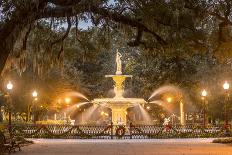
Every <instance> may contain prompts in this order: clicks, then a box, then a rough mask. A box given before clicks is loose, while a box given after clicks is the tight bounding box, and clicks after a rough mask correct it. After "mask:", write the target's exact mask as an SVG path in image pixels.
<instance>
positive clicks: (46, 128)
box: [12, 124, 232, 139]
mask: <svg viewBox="0 0 232 155" xmlns="http://www.w3.org/2000/svg"><path fill="white" fill-rule="evenodd" d="M12 132H13V133H14V134H16V135H19V136H23V137H26V138H67V139H152V138H204V137H225V136H232V132H231V128H230V127H229V126H226V127H225V126H207V127H202V126H198V125H185V126H181V125H176V126H171V125H167V126H162V125H132V124H130V125H129V126H122V125H113V124H109V125H102V126H97V125H96V126H90V125H75V126H73V125H28V124H25V125H13V126H12Z"/></svg>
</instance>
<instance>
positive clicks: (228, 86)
mask: <svg viewBox="0 0 232 155" xmlns="http://www.w3.org/2000/svg"><path fill="white" fill-rule="evenodd" d="M223 88H224V90H225V125H226V126H227V125H228V118H227V102H228V101H229V92H228V90H229V88H230V84H229V83H228V82H227V81H225V83H224V84H223Z"/></svg>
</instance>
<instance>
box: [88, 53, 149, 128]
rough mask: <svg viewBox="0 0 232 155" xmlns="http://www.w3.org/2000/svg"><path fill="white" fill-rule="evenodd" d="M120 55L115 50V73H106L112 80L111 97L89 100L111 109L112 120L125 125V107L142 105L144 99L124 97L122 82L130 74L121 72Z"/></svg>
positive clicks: (130, 76)
mask: <svg viewBox="0 0 232 155" xmlns="http://www.w3.org/2000/svg"><path fill="white" fill-rule="evenodd" d="M121 57H122V55H121V54H120V53H119V52H118V51H117V54H116V65H117V70H116V73H115V75H106V76H105V77H107V78H108V77H110V78H112V79H113V81H114V93H115V96H114V97H113V98H96V99H94V100H93V101H91V102H92V103H94V104H97V105H102V106H105V107H108V108H110V109H111V112H112V115H111V116H112V122H113V124H115V125H126V123H127V117H126V115H127V109H128V108H129V107H133V106H136V105H144V104H145V103H146V101H145V100H144V99H142V98H125V97H124V96H123V94H124V89H125V88H124V85H125V84H124V82H125V80H126V78H132V75H123V74H122V60H121Z"/></svg>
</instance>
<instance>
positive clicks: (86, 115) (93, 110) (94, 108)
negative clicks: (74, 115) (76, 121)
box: [83, 105, 100, 122]
mask: <svg viewBox="0 0 232 155" xmlns="http://www.w3.org/2000/svg"><path fill="white" fill-rule="evenodd" d="M99 107H100V106H99V105H93V106H91V107H89V108H88V109H87V110H86V111H85V112H83V122H89V121H90V119H91V117H92V115H93V114H96V111H97V109H98V108H99Z"/></svg>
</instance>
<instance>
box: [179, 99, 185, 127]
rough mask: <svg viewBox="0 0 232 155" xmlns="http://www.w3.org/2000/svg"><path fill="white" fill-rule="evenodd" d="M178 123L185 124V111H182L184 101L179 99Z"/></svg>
mask: <svg viewBox="0 0 232 155" xmlns="http://www.w3.org/2000/svg"><path fill="white" fill-rule="evenodd" d="M180 124H181V125H185V124H186V121H185V112H184V103H183V101H182V100H181V101H180Z"/></svg>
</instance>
